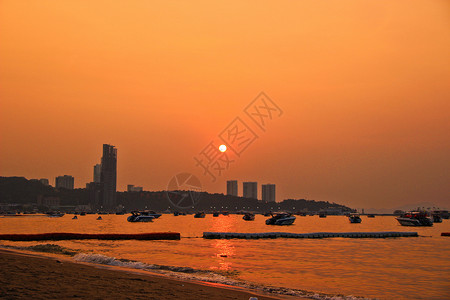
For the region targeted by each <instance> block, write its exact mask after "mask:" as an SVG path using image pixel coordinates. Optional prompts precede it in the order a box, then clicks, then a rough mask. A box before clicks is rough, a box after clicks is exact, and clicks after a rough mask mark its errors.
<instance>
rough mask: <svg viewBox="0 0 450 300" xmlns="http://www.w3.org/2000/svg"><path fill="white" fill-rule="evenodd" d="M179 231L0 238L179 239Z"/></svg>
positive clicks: (5, 237) (3, 237) (0, 237)
mask: <svg viewBox="0 0 450 300" xmlns="http://www.w3.org/2000/svg"><path fill="white" fill-rule="evenodd" d="M179 239H180V233H178V232H152V233H137V234H120V233H99V234H88V233H65V232H55V233H38V234H0V240H9V241H49V240H52V241H59V240H179Z"/></svg>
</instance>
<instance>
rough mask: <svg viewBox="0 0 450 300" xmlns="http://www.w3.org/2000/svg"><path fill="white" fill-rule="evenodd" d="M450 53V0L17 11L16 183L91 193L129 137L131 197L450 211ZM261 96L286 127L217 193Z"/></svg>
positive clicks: (23, 7)
mask: <svg viewBox="0 0 450 300" xmlns="http://www.w3.org/2000/svg"><path fill="white" fill-rule="evenodd" d="M449 53H450V4H449V2H448V1H445V0H442V1H439V0H436V1H432V0H430V1H424V0H422V1H415V0H404V1H396V0H386V1H381V0H380V1H360V0H355V1H337V0H336V1H315V0H314V1H313V0H311V1H242V0H239V1H166V0H164V1H163V0H161V1H77V0H74V1H18V0H14V1H12V0H11V1H4V0H2V1H0V105H1V107H0V126H1V127H0V128H1V129H0V132H1V147H0V175H1V176H13V175H16V176H25V177H27V178H50V181H51V182H54V177H55V176H58V175H63V174H70V175H73V176H74V177H75V185H76V186H77V187H84V185H85V183H86V182H88V181H91V180H92V167H93V165H94V164H96V163H99V161H100V156H101V147H102V144H103V143H111V144H113V145H115V146H116V147H117V148H118V157H119V159H118V190H124V189H125V188H126V185H127V184H135V185H141V186H143V187H144V188H145V189H146V190H162V189H165V187H166V186H167V183H168V181H169V180H170V178H171V177H172V176H173V175H175V174H177V173H179V172H191V173H194V174H195V175H197V176H198V177H199V179H200V180H201V181H202V184H203V186H204V188H205V189H206V190H208V191H210V192H225V182H226V180H228V179H237V180H239V181H240V182H242V181H258V182H259V183H269V182H271V183H275V184H276V185H277V200H279V201H280V200H282V199H285V198H288V197H290V198H304V197H306V198H308V199H317V200H327V201H335V202H338V203H342V204H346V205H349V206H352V207H359V208H361V207H366V208H369V207H375V208H380V207H395V206H400V205H403V204H405V203H416V202H424V201H427V202H433V203H435V204H436V205H440V206H447V207H449V206H450V205H449V202H450V201H449V198H450V184H449V182H450V175H449V170H450V155H449V153H450V138H449V134H448V133H449V132H450V122H449V119H450V118H449V115H450V54H449ZM261 91H264V92H266V93H267V95H268V96H269V97H271V98H272V99H273V100H274V102H276V103H277V104H278V105H279V107H280V108H281V109H282V110H283V112H284V113H283V115H282V116H281V117H280V118H278V119H276V120H273V122H271V123H270V126H268V129H267V131H266V132H265V133H264V134H260V137H259V139H257V140H256V141H255V142H254V143H253V144H252V145H251V146H249V148H248V149H247V150H246V151H245V152H244V153H243V154H242V156H241V157H240V158H239V159H238V160H237V161H236V163H235V164H234V165H232V166H230V170H228V171H226V172H225V173H223V174H222V176H220V177H219V178H218V180H217V181H216V182H215V183H212V182H211V181H210V180H209V178H208V177H205V176H203V175H202V172H201V170H200V169H199V168H198V167H196V166H195V161H194V160H193V157H194V156H195V155H197V154H198V153H199V152H200V151H201V150H202V149H203V148H204V147H205V146H206V145H207V144H208V143H209V142H210V141H211V140H213V139H215V138H217V136H218V134H219V133H220V132H221V131H222V130H223V129H225V127H226V126H227V125H228V124H229V123H230V122H231V121H232V120H233V119H234V118H235V117H237V116H242V115H243V110H244V108H245V107H246V106H247V104H248V103H250V102H251V101H252V100H253V99H254V98H255V97H256V96H257V95H258V94H259V93H260V92H261ZM239 189H240V193H241V192H242V186H241V184H240V185H239ZM259 192H260V190H259Z"/></svg>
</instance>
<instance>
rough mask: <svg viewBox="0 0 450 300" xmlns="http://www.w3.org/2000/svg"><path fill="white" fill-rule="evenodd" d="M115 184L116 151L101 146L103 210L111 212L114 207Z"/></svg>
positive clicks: (106, 146) (109, 146) (107, 146)
mask: <svg viewBox="0 0 450 300" xmlns="http://www.w3.org/2000/svg"><path fill="white" fill-rule="evenodd" d="M116 183H117V149H116V148H115V147H114V146H111V145H107V144H103V156H102V164H101V172H100V184H101V187H102V206H103V208H104V209H107V210H113V209H115V207H116Z"/></svg>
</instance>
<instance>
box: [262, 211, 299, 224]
mask: <svg viewBox="0 0 450 300" xmlns="http://www.w3.org/2000/svg"><path fill="white" fill-rule="evenodd" d="M295 219H296V218H295V216H293V215H291V214H288V213H281V214H276V215H275V216H274V215H272V218H269V219H267V220H266V225H292V223H294V221H295Z"/></svg>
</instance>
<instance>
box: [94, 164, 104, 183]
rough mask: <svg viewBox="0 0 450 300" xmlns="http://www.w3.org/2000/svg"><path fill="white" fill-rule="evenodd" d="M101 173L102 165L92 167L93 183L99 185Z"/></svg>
mask: <svg viewBox="0 0 450 300" xmlns="http://www.w3.org/2000/svg"><path fill="white" fill-rule="evenodd" d="M101 173H102V165H101V164H96V165H95V166H94V181H93V182H97V183H100V176H101Z"/></svg>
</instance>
